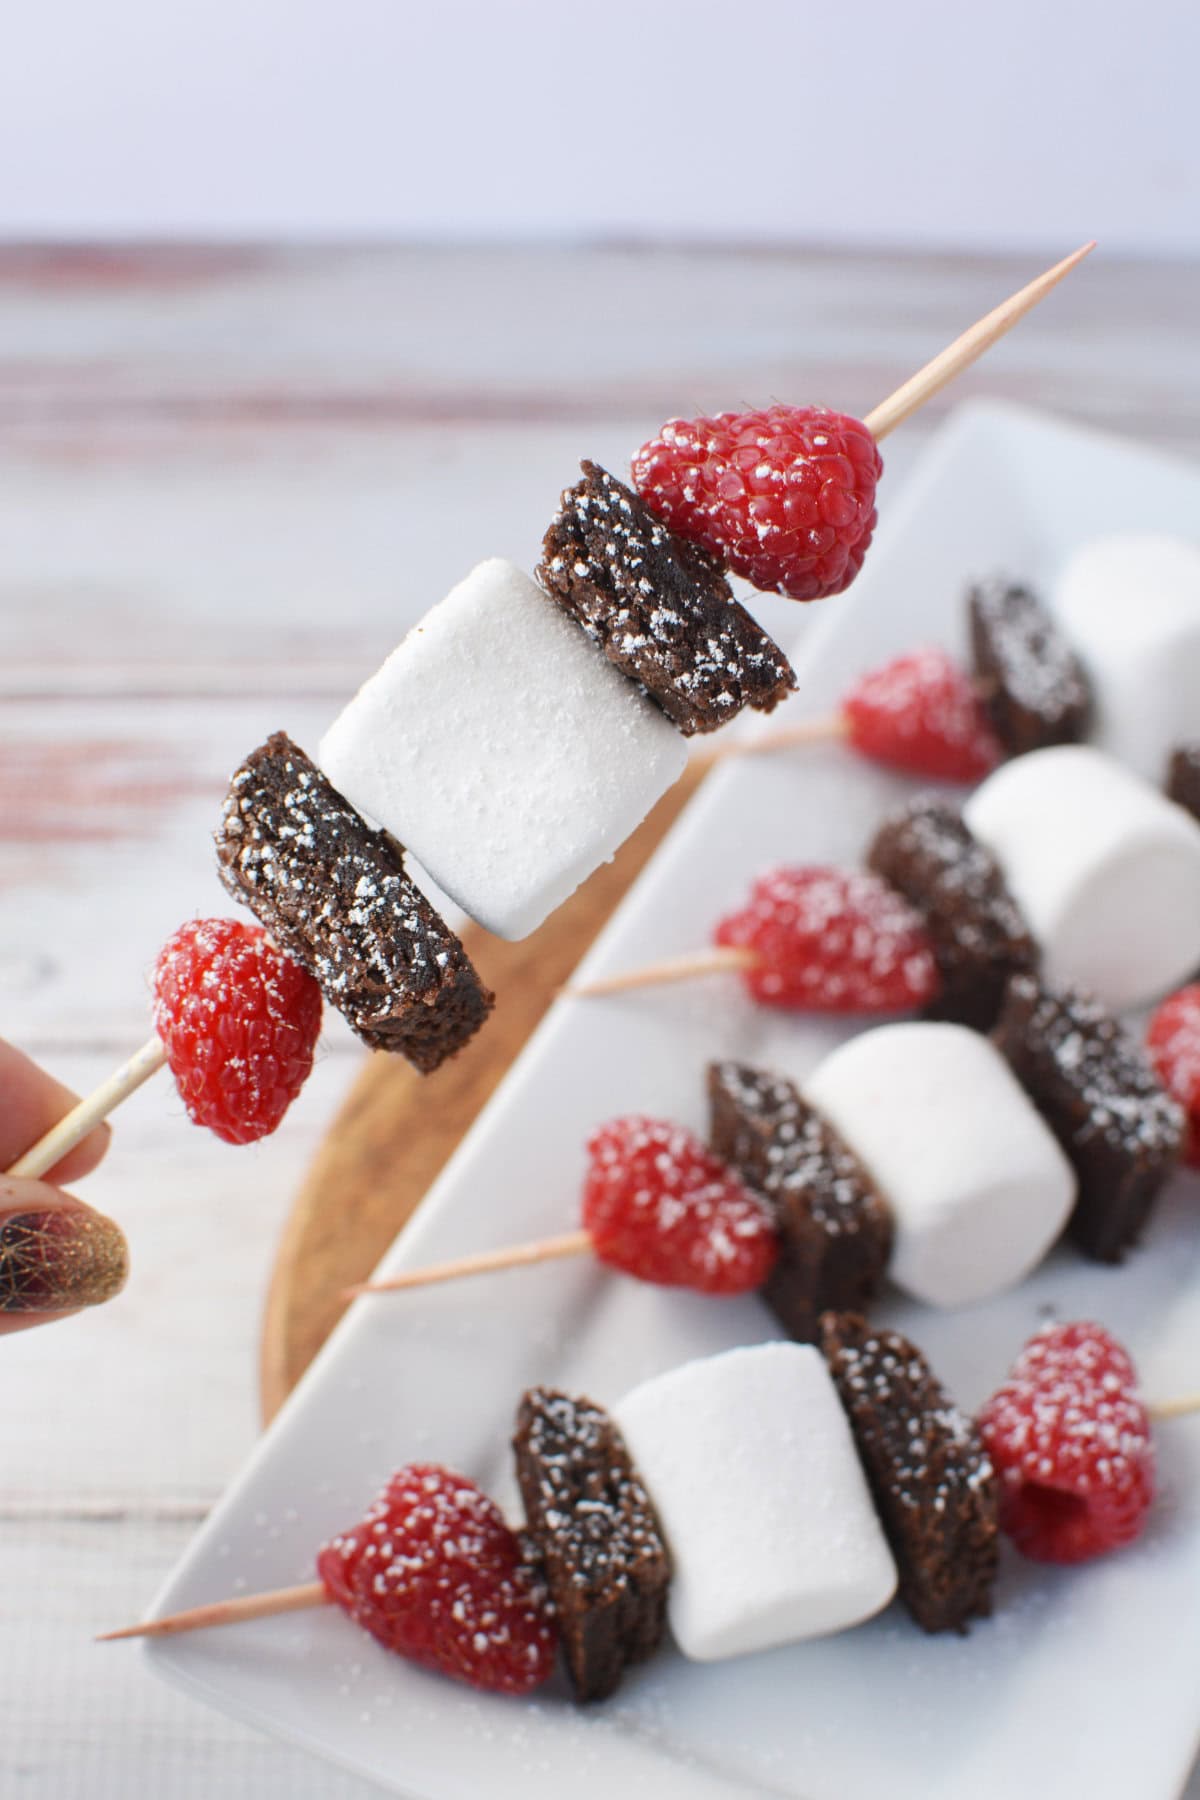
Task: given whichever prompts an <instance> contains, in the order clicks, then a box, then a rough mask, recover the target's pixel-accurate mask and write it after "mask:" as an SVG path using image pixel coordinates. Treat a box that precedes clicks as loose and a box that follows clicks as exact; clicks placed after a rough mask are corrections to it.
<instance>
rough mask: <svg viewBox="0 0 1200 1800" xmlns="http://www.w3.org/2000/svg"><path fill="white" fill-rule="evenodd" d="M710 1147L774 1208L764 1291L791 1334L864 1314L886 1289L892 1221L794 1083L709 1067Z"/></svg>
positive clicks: (725, 1065)
mask: <svg viewBox="0 0 1200 1800" xmlns="http://www.w3.org/2000/svg"><path fill="white" fill-rule="evenodd" d="M708 1098H709V1120H710V1123H709V1141H710V1144H711V1147H712V1150H713V1153H714V1154H715V1155H716V1156H719V1157H720V1158H721V1159H722V1161H724V1162H727V1163H729V1164H730V1165H731V1166H732V1167H733V1168H734V1169H735V1170H736V1171H737V1173H738V1174H739V1175H740V1176H741V1178H742V1180H743V1181H744V1182H745V1183H746V1184H747V1186H748V1187H752V1188H754V1189H756V1190H757V1191H758V1192H759V1193H761V1194H763V1195H764V1196H765V1197H766V1199H767V1200H768V1201H769V1202H770V1204H771V1207H772V1209H773V1210H774V1213H775V1223H776V1226H777V1229H778V1231H779V1257H778V1260H777V1261H776V1263H775V1266H774V1268H773V1269H772V1271H771V1273H770V1275H769V1276H768V1277H767V1279H766V1281H765V1282H764V1283H763V1286H762V1289H761V1293H762V1297H763V1299H764V1300H765V1301H766V1302H767V1305H768V1306H769V1307H770V1308H771V1310H772V1311H773V1312H774V1314H775V1316H776V1317H777V1318H778V1319H779V1321H780V1323H781V1324H782V1325H783V1327H784V1329H785V1330H786V1331H787V1333H788V1334H789V1336H790V1337H793V1338H796V1339H797V1340H798V1341H799V1342H801V1343H812V1342H814V1341H815V1340H816V1337H817V1330H818V1321H819V1319H820V1315H821V1314H822V1313H823V1312H825V1311H826V1310H828V1309H833V1310H836V1311H842V1310H853V1311H862V1310H864V1309H865V1308H866V1307H867V1306H868V1305H869V1304H870V1303H871V1302H872V1301H873V1300H874V1299H875V1296H876V1295H877V1293H878V1291H879V1289H880V1287H881V1286H882V1284H883V1278H884V1274H885V1272H886V1269H887V1265H888V1259H889V1257H890V1256H891V1251H892V1238H893V1226H892V1215H891V1211H890V1209H889V1207H888V1206H887V1204H886V1202H885V1201H884V1200H883V1199H882V1198H881V1196H880V1194H879V1192H878V1190H877V1189H876V1187H875V1185H874V1183H873V1182H872V1181H871V1179H870V1177H869V1176H868V1174H867V1172H866V1170H865V1169H864V1168H863V1166H862V1164H861V1163H860V1162H859V1161H858V1159H857V1157H855V1156H854V1155H853V1154H852V1152H851V1151H850V1150H849V1149H848V1148H847V1146H846V1145H845V1144H844V1143H843V1142H842V1140H841V1138H840V1137H839V1136H838V1134H837V1133H836V1132H835V1131H834V1129H833V1127H832V1126H831V1125H830V1124H828V1123H827V1122H826V1120H824V1119H823V1118H821V1116H820V1114H819V1113H817V1112H816V1111H815V1110H814V1109H813V1108H812V1107H811V1106H809V1105H808V1103H807V1102H806V1101H805V1100H804V1099H803V1098H802V1097H801V1095H800V1094H799V1092H798V1091H797V1090H796V1088H794V1087H793V1086H792V1084H791V1082H790V1081H786V1080H784V1079H782V1078H781V1077H779V1076H775V1075H770V1074H767V1073H766V1072H764V1071H762V1070H759V1069H752V1068H750V1067H748V1066H747V1065H746V1064H745V1063H736V1062H714V1063H710V1064H709V1069H708Z"/></svg>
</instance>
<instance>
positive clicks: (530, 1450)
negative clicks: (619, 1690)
mask: <svg viewBox="0 0 1200 1800" xmlns="http://www.w3.org/2000/svg"><path fill="white" fill-rule="evenodd" d="M513 1450H514V1453H515V1455H516V1462H517V1482H518V1484H519V1486H520V1489H521V1499H522V1501H523V1502H524V1506H525V1520H526V1527H527V1531H528V1534H529V1536H530V1537H531V1538H532V1540H533V1542H534V1544H535V1545H536V1548H537V1554H538V1558H539V1560H540V1563H541V1566H542V1569H543V1570H544V1572H545V1576H546V1580H547V1583H548V1585H549V1589H550V1597H551V1599H552V1601H553V1603H554V1610H555V1614H556V1616H557V1619H558V1626H559V1631H560V1633H561V1637H562V1646H563V1655H564V1658H565V1660H566V1665H567V1672H568V1674H569V1676H570V1678H571V1685H572V1687H573V1688H574V1690H575V1694H576V1697H577V1698H578V1699H580V1700H603V1699H605V1698H606V1697H607V1696H608V1695H609V1694H611V1693H612V1692H613V1691H614V1689H615V1688H616V1687H617V1685H618V1683H619V1682H620V1679H621V1675H622V1672H623V1670H624V1669H625V1666H626V1664H628V1663H636V1662H644V1661H645V1660H646V1658H647V1657H649V1656H653V1654H654V1652H655V1650H657V1648H658V1646H659V1643H660V1642H661V1640H662V1636H663V1632H664V1630H665V1628H666V1607H667V1586H668V1582H669V1579H670V1563H669V1560H668V1556H667V1549H666V1545H665V1544H664V1542H663V1537H662V1532H661V1530H660V1529H659V1524H658V1519H657V1518H656V1516H655V1512H654V1508H653V1506H652V1505H651V1503H650V1499H649V1497H648V1495H647V1493H646V1490H645V1488H644V1487H643V1486H642V1483H641V1481H640V1480H639V1478H638V1474H637V1471H636V1469H635V1468H634V1466H633V1461H632V1458H631V1457H630V1455H629V1452H628V1450H627V1449H626V1447H625V1442H624V1439H623V1438H622V1436H621V1434H620V1432H619V1431H618V1430H617V1427H616V1425H615V1424H614V1423H613V1421H612V1420H611V1419H610V1418H609V1416H608V1414H607V1413H606V1412H605V1411H604V1410H603V1409H602V1408H601V1407H599V1406H596V1405H595V1404H594V1403H593V1402H592V1401H591V1400H581V1399H574V1398H572V1396H571V1395H569V1394H563V1393H559V1392H558V1391H557V1390H555V1389H553V1388H541V1387H536V1388H531V1389H530V1390H529V1392H528V1393H526V1394H525V1395H524V1396H523V1397H522V1400H521V1404H520V1408H519V1410H518V1412H517V1429H516V1435H515V1437H514V1438H513Z"/></svg>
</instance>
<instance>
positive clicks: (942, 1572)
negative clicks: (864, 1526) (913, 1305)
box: [820, 1313, 999, 1632]
mask: <svg viewBox="0 0 1200 1800" xmlns="http://www.w3.org/2000/svg"><path fill="white" fill-rule="evenodd" d="M820 1341H821V1350H822V1352H823V1354H824V1357H825V1360H826V1362H827V1363H828V1365H829V1372H830V1374H831V1375H832V1376H833V1380H834V1385H835V1386H836V1388H837V1390H838V1394H839V1396H840V1398H841V1402H842V1405H843V1406H844V1407H845V1409H846V1416H847V1418H848V1419H849V1421H850V1429H851V1430H852V1431H853V1433H854V1441H855V1443H856V1445H857V1446H858V1453H859V1457H860V1458H861V1460H862V1465H863V1469H864V1470H865V1472H866V1477H867V1482H868V1485H869V1486H870V1489H871V1494H872V1497H873V1499H874V1501H875V1507H876V1510H877V1512H878V1513H879V1517H880V1519H881V1521H882V1523H883V1528H884V1531H885V1533H886V1535H887V1539H888V1543H889V1545H890V1546H891V1551H892V1555H893V1556H894V1557H895V1559H896V1567H897V1570H898V1571H899V1575H900V1597H901V1599H902V1600H903V1601H904V1604H905V1605H906V1606H907V1608H908V1610H909V1612H910V1613H911V1614H912V1616H913V1618H914V1619H915V1620H916V1622H917V1624H918V1625H920V1627H921V1628H922V1630H923V1631H930V1632H934V1631H959V1632H963V1631H966V1629H967V1627H968V1625H969V1622H970V1621H971V1620H972V1619H974V1618H985V1617H986V1616H987V1615H988V1614H989V1613H990V1612H991V1610H992V1587H993V1584H994V1582H995V1579H996V1565H997V1559H998V1550H999V1527H998V1508H999V1485H998V1483H997V1480H996V1475H995V1471H994V1470H993V1468H992V1464H991V1461H990V1459H989V1458H988V1455H987V1452H986V1451H985V1449H984V1447H983V1443H982V1440H981V1439H980V1436H979V1433H978V1431H977V1429H976V1427H975V1425H974V1423H973V1421H972V1420H971V1419H969V1418H968V1417H967V1415H966V1414H965V1413H962V1412H960V1411H959V1409H958V1408H957V1407H956V1406H955V1405H954V1404H953V1402H952V1401H951V1399H950V1397H949V1395H948V1394H947V1393H946V1391H945V1389H944V1388H943V1387H942V1385H941V1383H940V1382H939V1381H938V1380H937V1378H936V1377H935V1375H934V1374H933V1371H932V1370H931V1369H930V1367H929V1364H928V1363H927V1362H926V1360H925V1358H924V1356H923V1355H922V1353H921V1352H920V1351H919V1350H918V1349H917V1347H916V1345H915V1344H913V1343H912V1342H911V1341H910V1340H909V1339H908V1338H906V1337H903V1336H902V1335H901V1333H900V1332H898V1331H877V1330H875V1329H873V1327H871V1326H870V1325H869V1324H868V1323H867V1321H866V1320H865V1319H863V1318H859V1317H857V1316H855V1315H853V1314H849V1313H840V1314H838V1313H826V1314H825V1316H824V1317H823V1318H822V1320H821V1332H820Z"/></svg>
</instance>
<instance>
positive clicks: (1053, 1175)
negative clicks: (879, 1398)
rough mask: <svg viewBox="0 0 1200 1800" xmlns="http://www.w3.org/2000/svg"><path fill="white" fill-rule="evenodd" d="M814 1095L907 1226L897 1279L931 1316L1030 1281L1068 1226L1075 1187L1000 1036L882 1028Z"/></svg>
mask: <svg viewBox="0 0 1200 1800" xmlns="http://www.w3.org/2000/svg"><path fill="white" fill-rule="evenodd" d="M804 1095H805V1098H806V1099H807V1100H809V1101H810V1102H811V1103H812V1105H813V1106H815V1107H816V1109H817V1111H818V1112H820V1113H822V1114H823V1115H824V1116H825V1118H827V1119H828V1120H829V1122H830V1124H831V1125H833V1126H834V1127H835V1129H836V1130H837V1131H838V1132H840V1133H841V1135H842V1137H844V1138H845V1140H846V1142H847V1144H849V1146H850V1148H851V1149H852V1150H853V1151H854V1152H855V1154H856V1155H857V1156H858V1157H859V1159H860V1160H861V1161H862V1162H863V1163H864V1164H865V1165H866V1167H867V1168H868V1170H869V1171H870V1173H871V1174H872V1175H873V1176H874V1178H875V1180H876V1182H877V1183H878V1185H879V1189H880V1192H881V1193H882V1194H883V1197H884V1199H885V1200H886V1201H887V1203H888V1205H889V1206H890V1207H891V1209H892V1212H893V1214H894V1216H895V1223H896V1241H895V1246H894V1248H893V1251H892V1260H891V1262H890V1264H889V1265H888V1273H889V1275H890V1276H891V1278H892V1280H893V1281H894V1282H895V1283H896V1285H897V1286H898V1287H902V1288H904V1289H905V1291H906V1292H907V1293H910V1294H913V1295H914V1296H915V1297H916V1298H917V1299H918V1300H925V1301H927V1302H928V1303H929V1304H930V1305H931V1306H966V1305H969V1304H970V1303H971V1302H973V1301H976V1300H986V1299H987V1298H989V1296H990V1295H992V1294H999V1293H1001V1292H1003V1290H1004V1289H1005V1288H1008V1287H1012V1286H1013V1285H1014V1284H1015V1283H1016V1282H1018V1281H1021V1280H1022V1279H1023V1278H1024V1277H1025V1276H1026V1275H1027V1274H1028V1273H1029V1271H1030V1270H1031V1269H1032V1268H1034V1266H1035V1265H1036V1264H1037V1263H1039V1262H1040V1261H1041V1259H1042V1257H1043V1256H1044V1255H1045V1254H1046V1252H1047V1250H1049V1248H1050V1246H1051V1244H1052V1243H1053V1242H1054V1240H1055V1238H1056V1237H1057V1236H1058V1234H1059V1232H1060V1231H1061V1230H1062V1228H1063V1226H1064V1225H1065V1224H1066V1222H1067V1215H1068V1213H1069V1212H1070V1210H1071V1206H1072V1202H1073V1201H1074V1198H1075V1177H1074V1174H1073V1173H1072V1170H1071V1166H1070V1164H1069V1163H1068V1161H1067V1159H1066V1157H1065V1156H1064V1155H1063V1153H1062V1151H1061V1150H1060V1148H1059V1146H1058V1143H1057V1141H1056V1140H1055V1138H1054V1136H1053V1134H1052V1133H1051V1131H1050V1129H1049V1127H1048V1126H1047V1125H1046V1124H1045V1122H1044V1121H1043V1119H1042V1118H1041V1115H1040V1114H1039V1113H1038V1111H1037V1109H1036V1108H1035V1107H1034V1105H1033V1102H1032V1101H1031V1100H1030V1099H1029V1097H1028V1096H1027V1094H1026V1093H1025V1091H1024V1089H1023V1088H1022V1087H1021V1085H1020V1083H1019V1082H1018V1081H1017V1079H1016V1077H1015V1075H1014V1074H1013V1073H1012V1070H1011V1069H1010V1068H1009V1066H1008V1064H1007V1063H1006V1062H1005V1060H1004V1058H1003V1057H1002V1056H1001V1054H1000V1052H999V1051H998V1050H997V1049H996V1047H995V1045H994V1044H992V1043H991V1042H990V1040H989V1039H987V1038H985V1037H982V1036H980V1034H979V1033H978V1032H975V1031H968V1030H967V1028H966V1027H965V1026H964V1025H939V1024H931V1023H916V1024H903V1025H881V1026H879V1027H878V1028H877V1029H876V1030H873V1031H865V1032H863V1034H862V1035H861V1037H856V1038H851V1039H850V1041H849V1043H846V1044H843V1045H842V1046H841V1048H840V1049H837V1050H835V1051H834V1052H833V1054H832V1055H831V1056H827V1057H826V1058H825V1060H824V1062H822V1063H820V1064H819V1065H818V1067H817V1068H816V1069H815V1070H814V1072H813V1074H812V1075H811V1076H810V1077H809V1079H808V1081H807V1082H806V1083H805V1084H804Z"/></svg>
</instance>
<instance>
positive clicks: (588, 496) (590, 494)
mask: <svg viewBox="0 0 1200 1800" xmlns="http://www.w3.org/2000/svg"><path fill="white" fill-rule="evenodd" d="M582 468H583V480H582V481H578V482H576V483H575V485H574V487H569V488H567V489H566V490H565V491H564V493H563V496H562V501H561V504H560V508H559V511H558V513H557V514H556V515H555V517H554V519H553V521H552V522H551V525H550V528H549V530H548V531H547V532H546V536H545V541H544V544H543V555H542V562H541V565H540V566H539V568H538V571H537V574H538V580H539V581H540V582H541V583H542V586H543V587H544V588H545V590H546V592H547V593H548V594H549V595H550V596H551V598H552V599H553V600H555V601H556V602H557V603H558V605H559V606H561V607H562V608H563V610H564V611H565V612H567V613H569V614H570V615H571V617H572V618H573V619H574V620H575V622H576V624H578V625H581V626H582V627H583V629H584V631H586V632H587V634H588V636H589V637H590V638H591V639H592V640H593V641H594V642H595V643H596V644H598V645H599V647H600V648H601V650H603V652H604V654H605V655H606V656H607V657H608V659H609V661H610V662H613V663H615V664H616V666H617V668H618V669H620V670H621V671H622V673H623V674H625V675H628V676H629V677H630V678H631V679H632V680H633V681H636V682H639V683H640V684H641V686H642V687H643V688H644V689H645V690H646V692H647V693H648V694H649V695H650V698H651V699H652V700H654V701H656V702H657V704H658V705H659V706H661V708H662V710H663V711H664V712H665V713H666V715H667V717H668V718H669V719H670V720H671V722H672V723H673V724H674V725H676V726H677V727H678V728H679V730H680V731H681V732H682V733H683V735H684V736H685V737H691V736H692V735H693V734H694V733H695V732H702V731H717V730H719V728H720V727H721V726H722V725H727V724H728V723H729V721H730V720H731V719H734V718H736V717H737V715H738V713H739V712H741V710H742V708H743V707H744V706H751V707H754V708H755V709H756V710H757V711H759V712H771V711H773V709H774V708H775V707H776V706H778V704H779V702H780V701H781V700H782V699H783V698H784V697H785V696H786V695H787V694H788V693H790V691H791V690H792V688H794V687H795V685H796V677H795V675H794V674H793V673H792V666H791V664H790V663H789V662H788V659H787V657H786V656H785V655H784V654H783V651H782V650H781V649H780V648H779V646H778V644H776V643H774V642H773V641H772V640H771V639H770V638H769V637H768V636H767V634H766V632H765V631H764V630H763V629H762V627H761V625H759V624H758V623H757V622H756V621H755V620H754V619H753V618H752V617H751V616H750V614H749V613H748V612H747V611H746V609H745V607H744V606H742V605H740V604H739V602H738V601H736V600H735V599H734V598H733V595H732V593H731V591H730V587H729V583H728V581H727V580H726V579H725V573H724V570H723V569H722V567H721V565H720V563H719V562H718V561H717V560H716V558H715V557H713V556H710V555H709V553H708V551H706V550H703V549H701V548H700V546H699V545H697V544H691V543H688V542H687V541H686V539H684V538H680V537H676V535H675V533H674V532H672V531H670V530H668V528H667V527H666V526H665V525H664V524H663V523H662V521H661V520H660V519H657V518H655V516H654V514H653V513H652V512H651V511H650V510H649V508H648V507H647V506H646V505H645V504H644V503H643V502H642V501H641V500H640V499H639V498H638V496H637V495H636V494H635V493H634V492H633V490H632V489H631V488H627V487H626V486H625V485H624V483H623V482H620V481H618V480H617V479H616V478H615V476H612V475H609V474H608V473H607V471H606V470H604V469H602V468H600V467H599V466H598V465H597V464H596V463H593V462H585V463H583V465H582Z"/></svg>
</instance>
